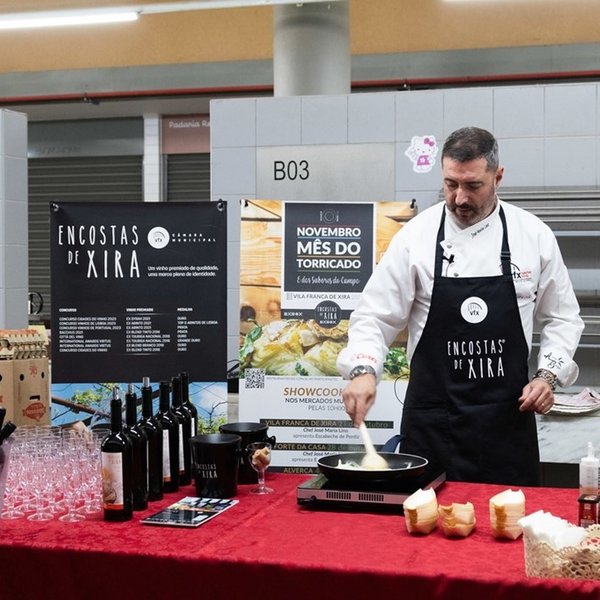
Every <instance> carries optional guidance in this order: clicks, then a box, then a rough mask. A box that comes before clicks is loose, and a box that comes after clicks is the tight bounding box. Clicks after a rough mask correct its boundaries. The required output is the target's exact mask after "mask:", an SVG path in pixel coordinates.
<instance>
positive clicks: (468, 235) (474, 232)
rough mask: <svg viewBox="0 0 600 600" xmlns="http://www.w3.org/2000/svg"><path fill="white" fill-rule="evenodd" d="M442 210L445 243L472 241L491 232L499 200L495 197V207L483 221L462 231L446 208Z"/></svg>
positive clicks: (497, 211)
mask: <svg viewBox="0 0 600 600" xmlns="http://www.w3.org/2000/svg"><path fill="white" fill-rule="evenodd" d="M444 210H445V211H446V219H445V227H444V237H445V240H444V241H445V242H451V241H453V240H456V241H459V240H464V239H474V238H475V237H477V236H478V235H480V234H482V233H484V232H489V231H491V230H492V224H493V222H494V220H495V219H497V218H498V215H499V213H500V198H498V196H496V206H495V207H494V210H493V211H492V212H491V213H490V214H489V215H488V216H487V217H486V218H485V219H483V220H482V221H479V222H478V223H475V224H474V225H470V226H469V227H465V228H464V229H462V228H461V227H460V226H459V225H458V223H457V222H456V220H455V219H454V215H453V214H452V213H451V212H450V211H449V210H448V207H447V206H444Z"/></svg>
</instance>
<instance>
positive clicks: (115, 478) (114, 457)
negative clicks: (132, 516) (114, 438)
mask: <svg viewBox="0 0 600 600" xmlns="http://www.w3.org/2000/svg"><path fill="white" fill-rule="evenodd" d="M102 504H103V506H104V509H105V510H123V508H124V494H123V454H121V453H120V452H102Z"/></svg>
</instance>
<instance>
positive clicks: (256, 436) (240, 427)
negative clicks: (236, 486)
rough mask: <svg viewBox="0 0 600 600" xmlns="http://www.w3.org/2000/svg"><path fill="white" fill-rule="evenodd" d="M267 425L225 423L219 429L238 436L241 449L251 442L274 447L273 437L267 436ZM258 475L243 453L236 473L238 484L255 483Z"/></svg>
mask: <svg viewBox="0 0 600 600" xmlns="http://www.w3.org/2000/svg"><path fill="white" fill-rule="evenodd" d="M268 429H269V426H268V425H263V424H262V423H226V424H225V425H221V426H220V427H219V431H220V432H221V433H230V434H234V435H239V436H240V437H241V439H242V443H241V447H242V448H245V447H246V446H247V445H248V444H251V443H252V442H269V444H271V446H272V447H273V448H274V447H275V441H276V440H275V436H268V435H267V430H268ZM257 481H258V474H257V473H256V471H255V470H254V469H253V468H252V465H251V464H250V460H249V458H248V456H246V453H245V452H242V454H241V455H240V468H239V472H238V483H256V482H257Z"/></svg>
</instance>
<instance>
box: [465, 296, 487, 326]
mask: <svg viewBox="0 0 600 600" xmlns="http://www.w3.org/2000/svg"><path fill="white" fill-rule="evenodd" d="M460 314H461V315H462V318H463V319H464V320H465V321H466V322H467V323H481V321H483V320H484V319H485V318H486V317H487V314H488V307H487V304H486V303H485V302H484V301H483V300H482V299H481V298H479V297H477V296H470V297H469V298H467V299H466V300H465V301H464V302H463V303H462V305H461V307H460Z"/></svg>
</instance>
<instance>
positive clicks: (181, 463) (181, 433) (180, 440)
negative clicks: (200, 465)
mask: <svg viewBox="0 0 600 600" xmlns="http://www.w3.org/2000/svg"><path fill="white" fill-rule="evenodd" d="M179 472H180V473H185V463H184V460H183V423H179Z"/></svg>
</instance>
